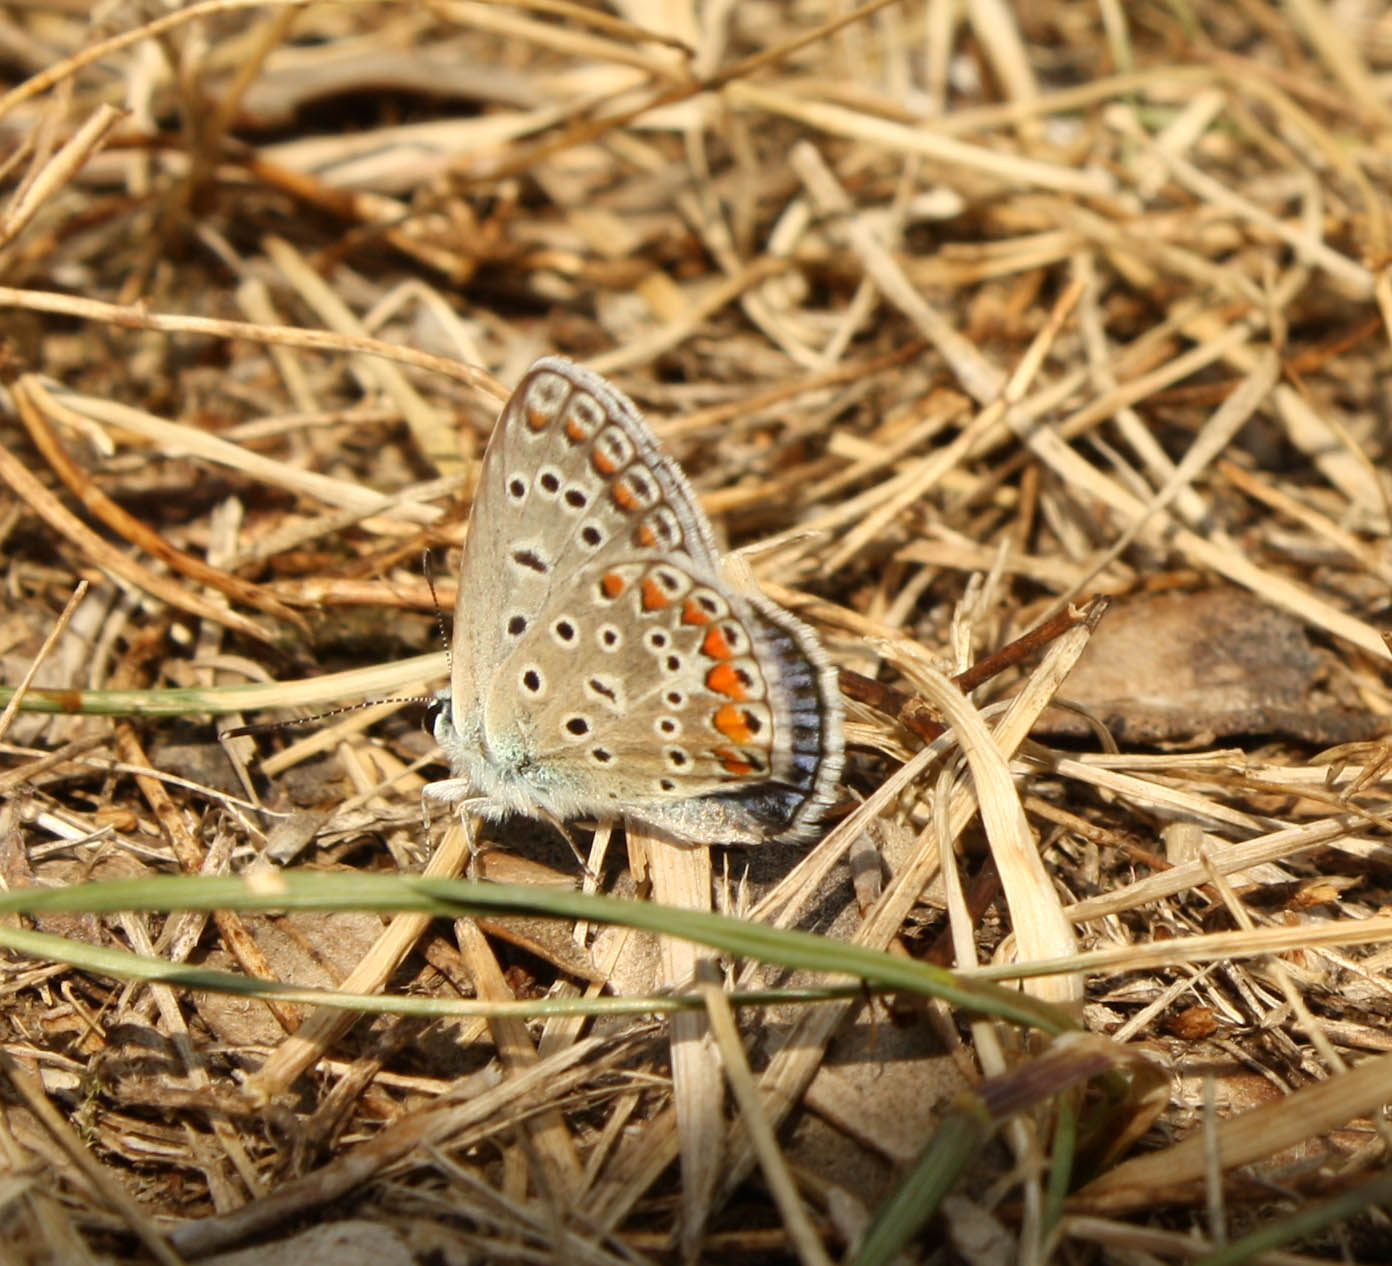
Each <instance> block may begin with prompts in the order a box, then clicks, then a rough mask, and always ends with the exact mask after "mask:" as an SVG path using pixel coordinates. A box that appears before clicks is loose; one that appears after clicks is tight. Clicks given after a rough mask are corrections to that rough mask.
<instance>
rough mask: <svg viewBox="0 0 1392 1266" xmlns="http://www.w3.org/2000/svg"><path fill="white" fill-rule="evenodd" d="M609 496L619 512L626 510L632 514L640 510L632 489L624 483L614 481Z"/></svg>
mask: <svg viewBox="0 0 1392 1266" xmlns="http://www.w3.org/2000/svg"><path fill="white" fill-rule="evenodd" d="M609 495H610V496H611V497H613V498H614V504H615V505H616V506H618V507H619V509H620V510H627V511H628V512H629V513H630V514H632V513H633V511H634V510H637V509H640V508H641V507H640V505H639V502H638V498H637V497H635V496H634V495H633V489H632V488H630V487H629V486H628V485H627V484H626V483H620V482H618V481H615V483H614V486H613V487H612V488H611V489H610V490H609Z"/></svg>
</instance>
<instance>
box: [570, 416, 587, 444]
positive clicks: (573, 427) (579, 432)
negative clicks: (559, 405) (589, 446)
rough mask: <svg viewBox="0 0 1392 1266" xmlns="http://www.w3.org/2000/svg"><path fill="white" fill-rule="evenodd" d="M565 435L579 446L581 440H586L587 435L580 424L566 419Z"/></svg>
mask: <svg viewBox="0 0 1392 1266" xmlns="http://www.w3.org/2000/svg"><path fill="white" fill-rule="evenodd" d="M565 433H566V435H567V436H569V437H570V438H571V439H572V440H574V441H575V443H577V444H579V443H580V441H581V440H584V439H587V438H588V433H587V432H586V430H585V428H584V427H583V426H581V425H580V423H578V422H577V421H576V420H575V419H574V418H567V419H566V424H565Z"/></svg>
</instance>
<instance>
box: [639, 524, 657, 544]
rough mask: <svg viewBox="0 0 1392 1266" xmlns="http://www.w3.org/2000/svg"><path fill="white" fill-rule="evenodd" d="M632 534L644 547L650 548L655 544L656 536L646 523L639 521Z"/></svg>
mask: <svg viewBox="0 0 1392 1266" xmlns="http://www.w3.org/2000/svg"><path fill="white" fill-rule="evenodd" d="M633 535H634V537H635V539H636V540H637V542H638V544H639V545H641V546H642V547H643V548H644V549H652V548H654V547H655V546H656V545H657V537H656V536H655V535H654V534H653V530H652V528H650V527H649V526H648V525H647V524H646V523H640V524H639V525H638V530H637V531H636V532H635V533H634V534H633Z"/></svg>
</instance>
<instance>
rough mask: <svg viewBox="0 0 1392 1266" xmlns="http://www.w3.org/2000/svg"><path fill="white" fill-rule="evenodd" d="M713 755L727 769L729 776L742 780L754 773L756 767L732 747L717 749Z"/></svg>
mask: <svg viewBox="0 0 1392 1266" xmlns="http://www.w3.org/2000/svg"><path fill="white" fill-rule="evenodd" d="M712 755H714V757H715V758H716V760H718V761H719V762H720V763H721V764H722V765H723V766H724V767H725V772H726V773H727V774H734V775H736V776H737V777H741V778H742V777H744V776H746V775H748V774H752V773H753V772H754V766H753V765H752V764H750V762H749V761H748V760H747V759H745V756H744V754H743V753H742V752H737V751H735V749H734V748H732V747H717V748H716V749H715V751H714V752H713V753H712Z"/></svg>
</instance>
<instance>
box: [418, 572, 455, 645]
mask: <svg viewBox="0 0 1392 1266" xmlns="http://www.w3.org/2000/svg"><path fill="white" fill-rule="evenodd" d="M421 570H422V571H423V572H424V573H425V583H426V585H427V586H429V588H430V601H431V602H433V603H434V604H435V631H436V632H437V633H439V635H440V644H441V645H442V646H443V647H444V648H445V663H446V664H447V665H449V667H450V668H453V667H454V655H453V653H452V652H451V650H450V636H449V630H448V629H447V628H445V613H444V612H443V611H442V610H441V609H440V595H439V594H438V593H436V592H435V569H434V567H433V566H432V565H431V562H430V551H429V550H426V551H425V552H424V554H422V555H421Z"/></svg>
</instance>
